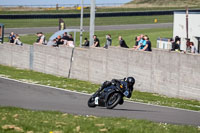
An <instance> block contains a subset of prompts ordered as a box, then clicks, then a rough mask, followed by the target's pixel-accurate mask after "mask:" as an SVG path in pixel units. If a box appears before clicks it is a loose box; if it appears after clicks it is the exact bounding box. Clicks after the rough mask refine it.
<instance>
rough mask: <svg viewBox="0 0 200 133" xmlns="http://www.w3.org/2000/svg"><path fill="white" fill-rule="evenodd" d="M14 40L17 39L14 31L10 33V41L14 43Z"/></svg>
mask: <svg viewBox="0 0 200 133" xmlns="http://www.w3.org/2000/svg"><path fill="white" fill-rule="evenodd" d="M14 41H15V34H14V32H11V33H10V35H9V42H10V43H14Z"/></svg>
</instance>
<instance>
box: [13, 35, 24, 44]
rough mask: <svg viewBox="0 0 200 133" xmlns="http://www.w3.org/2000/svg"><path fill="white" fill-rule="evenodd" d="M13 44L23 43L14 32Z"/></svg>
mask: <svg viewBox="0 0 200 133" xmlns="http://www.w3.org/2000/svg"><path fill="white" fill-rule="evenodd" d="M14 44H16V45H21V46H22V45H23V43H22V42H21V41H20V38H19V35H18V34H16V37H15V40H14Z"/></svg>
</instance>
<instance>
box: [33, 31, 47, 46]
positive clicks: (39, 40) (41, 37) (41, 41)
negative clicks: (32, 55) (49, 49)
mask: <svg viewBox="0 0 200 133" xmlns="http://www.w3.org/2000/svg"><path fill="white" fill-rule="evenodd" d="M37 37H38V38H37V40H36V44H43V45H46V44H47V42H46V39H45V36H44V34H43V33H42V32H38V33H37Z"/></svg>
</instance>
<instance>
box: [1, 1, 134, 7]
mask: <svg viewBox="0 0 200 133" xmlns="http://www.w3.org/2000/svg"><path fill="white" fill-rule="evenodd" d="M129 1H131V0H96V4H102V3H127V2H129ZM57 3H58V4H80V3H81V0H0V5H7V6H8V5H10V6H13V5H56V4H57ZM84 3H85V4H90V0H84Z"/></svg>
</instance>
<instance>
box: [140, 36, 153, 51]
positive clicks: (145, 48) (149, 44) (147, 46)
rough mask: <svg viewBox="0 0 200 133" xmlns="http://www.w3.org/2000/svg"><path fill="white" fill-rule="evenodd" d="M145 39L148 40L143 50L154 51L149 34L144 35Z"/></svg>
mask: <svg viewBox="0 0 200 133" xmlns="http://www.w3.org/2000/svg"><path fill="white" fill-rule="evenodd" d="M144 39H145V41H146V45H145V47H144V48H143V49H142V51H152V50H151V41H150V40H149V37H148V36H147V35H145V36H144Z"/></svg>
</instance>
